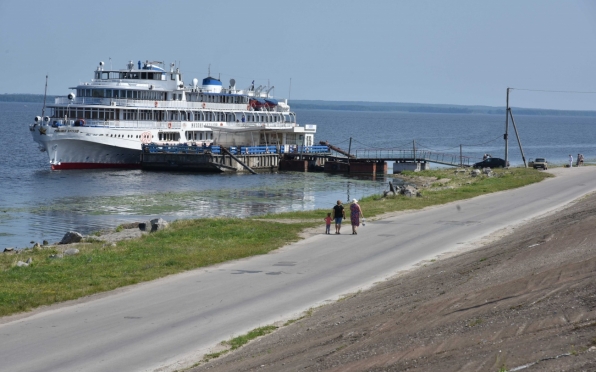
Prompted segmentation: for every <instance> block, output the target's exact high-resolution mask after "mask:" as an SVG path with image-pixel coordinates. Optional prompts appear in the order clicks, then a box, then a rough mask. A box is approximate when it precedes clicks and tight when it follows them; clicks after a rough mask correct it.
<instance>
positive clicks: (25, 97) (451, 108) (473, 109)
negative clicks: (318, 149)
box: [0, 93, 596, 116]
mask: <svg viewBox="0 0 596 372" xmlns="http://www.w3.org/2000/svg"><path fill="white" fill-rule="evenodd" d="M0 102H39V103H43V94H6V93H4V94H0ZM46 102H48V103H52V102H54V96H47V97H46ZM290 105H291V107H292V109H303V110H339V111H378V112H396V111H397V112H420V113H433V114H489V115H503V116H505V107H493V106H463V105H432V104H423V103H394V102H361V101H354V102H352V101H308V100H293V101H291V102H290ZM511 110H512V111H513V114H514V115H553V116H596V111H573V110H546V109H531V108H521V107H512V108H511Z"/></svg>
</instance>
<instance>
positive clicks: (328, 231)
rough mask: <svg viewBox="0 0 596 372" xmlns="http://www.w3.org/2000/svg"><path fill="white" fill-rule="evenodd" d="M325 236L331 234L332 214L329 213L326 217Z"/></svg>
mask: <svg viewBox="0 0 596 372" xmlns="http://www.w3.org/2000/svg"><path fill="white" fill-rule="evenodd" d="M325 234H331V213H327V217H325Z"/></svg>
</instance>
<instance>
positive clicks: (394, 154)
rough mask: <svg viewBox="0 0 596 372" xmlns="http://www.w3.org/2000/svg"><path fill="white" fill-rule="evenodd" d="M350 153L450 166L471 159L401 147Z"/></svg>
mask: <svg viewBox="0 0 596 372" xmlns="http://www.w3.org/2000/svg"><path fill="white" fill-rule="evenodd" d="M351 154H353V155H355V157H356V159H371V160H373V159H374V160H385V161H426V162H432V163H437V164H443V165H451V166H464V167H465V166H468V167H469V166H471V165H472V159H471V158H470V157H469V156H462V155H459V154H453V153H451V154H450V153H441V152H433V151H426V150H416V151H414V150H402V149H361V150H353V151H352V152H351Z"/></svg>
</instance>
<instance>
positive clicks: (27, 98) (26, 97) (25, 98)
mask: <svg viewBox="0 0 596 372" xmlns="http://www.w3.org/2000/svg"><path fill="white" fill-rule="evenodd" d="M0 102H39V103H43V94H6V93H4V94H0ZM46 102H54V96H47V97H46Z"/></svg>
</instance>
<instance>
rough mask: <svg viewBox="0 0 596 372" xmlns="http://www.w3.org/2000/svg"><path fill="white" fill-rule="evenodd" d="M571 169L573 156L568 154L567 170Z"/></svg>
mask: <svg viewBox="0 0 596 372" xmlns="http://www.w3.org/2000/svg"><path fill="white" fill-rule="evenodd" d="M572 167H573V156H572V155H571V154H569V168H572Z"/></svg>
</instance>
